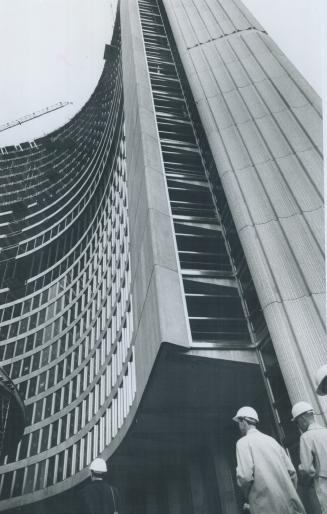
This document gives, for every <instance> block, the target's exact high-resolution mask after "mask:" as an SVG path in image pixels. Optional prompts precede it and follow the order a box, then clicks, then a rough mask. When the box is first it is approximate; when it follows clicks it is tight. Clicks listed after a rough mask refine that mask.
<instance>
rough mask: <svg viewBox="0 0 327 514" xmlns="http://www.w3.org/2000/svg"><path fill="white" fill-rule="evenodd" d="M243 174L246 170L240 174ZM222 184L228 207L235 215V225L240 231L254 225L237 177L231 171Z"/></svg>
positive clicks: (225, 175) (223, 178) (224, 176)
mask: <svg viewBox="0 0 327 514" xmlns="http://www.w3.org/2000/svg"><path fill="white" fill-rule="evenodd" d="M242 173H244V170H242V171H241V172H240V174H242ZM222 184H223V187H224V191H225V194H226V198H227V202H228V205H229V207H230V210H231V212H232V213H233V219H234V223H235V224H237V226H238V227H239V230H241V229H242V228H244V227H246V226H249V225H253V221H252V219H251V216H250V213H249V210H248V209H247V207H246V204H245V202H244V198H243V192H242V190H241V189H240V187H239V184H238V181H237V178H236V175H235V174H234V173H233V172H231V171H230V172H228V173H225V174H224V175H223V177H222Z"/></svg>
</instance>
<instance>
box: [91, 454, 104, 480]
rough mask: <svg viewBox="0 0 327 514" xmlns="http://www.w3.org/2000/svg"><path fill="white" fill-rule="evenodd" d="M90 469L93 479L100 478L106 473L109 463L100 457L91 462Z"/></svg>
mask: <svg viewBox="0 0 327 514" xmlns="http://www.w3.org/2000/svg"><path fill="white" fill-rule="evenodd" d="M89 469H90V471H91V477H92V479H95V480H96V479H98V480H99V479H102V478H103V475H104V474H105V473H107V464H106V462H105V461H104V460H103V459H101V458H100V457H98V458H96V459H94V460H93V461H92V462H91V464H90V467H89Z"/></svg>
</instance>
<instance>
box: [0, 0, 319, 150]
mask: <svg viewBox="0 0 327 514" xmlns="http://www.w3.org/2000/svg"><path fill="white" fill-rule="evenodd" d="M243 1H244V3H245V4H246V5H247V6H248V7H249V9H250V10H251V11H252V12H253V14H254V15H255V16H256V17H257V18H258V20H259V21H260V22H261V24H262V25H263V26H264V27H265V29H266V30H267V31H268V32H269V33H270V35H271V36H272V37H273V39H275V41H276V42H277V44H279V46H280V47H281V48H282V50H283V51H284V52H285V53H286V55H288V57H289V58H290V59H291V61H292V62H293V63H294V64H295V65H296V66H297V67H298V68H299V69H300V71H301V72H302V73H303V74H304V76H305V77H306V79H307V80H308V81H309V82H310V83H311V85H312V86H313V87H314V88H315V89H316V91H317V92H318V93H319V94H321V88H322V86H321V60H322V57H321V46H322V45H321V42H320V39H319V38H320V19H321V17H320V12H319V8H317V6H318V4H319V1H320V0H273V1H271V0H243ZM322 1H323V0H322ZM115 10H116V0H0V55H1V70H2V73H1V81H0V98H1V109H0V125H2V124H5V123H7V122H10V121H14V120H15V119H17V118H21V117H23V116H25V115H27V114H31V113H33V112H35V111H38V110H41V109H43V108H45V107H49V106H51V105H53V104H56V103H57V102H60V101H61V102H65V101H68V102H72V104H70V105H69V106H66V107H64V108H62V109H60V110H58V111H56V112H55V113H50V114H46V115H45V116H43V117H41V118H39V119H36V120H34V121H29V122H28V123H26V124H24V125H22V126H20V127H17V128H12V129H9V130H6V131H4V132H0V146H5V145H10V144H17V143H19V142H23V141H27V140H33V139H34V138H37V137H40V136H42V135H44V134H46V133H49V132H50V131H52V130H54V129H55V128H58V127H59V126H61V125H63V124H64V123H66V122H67V121H68V120H69V119H70V118H71V117H72V116H73V115H74V114H75V113H76V112H77V111H79V110H80V109H81V107H82V106H83V105H84V104H85V102H86V101H87V100H88V98H89V97H90V95H91V94H92V92H93V90H94V88H95V86H96V84H97V82H98V79H99V77H100V74H101V71H102V68H103V64H104V61H103V50H104V45H105V43H108V42H110V38H111V33H112V27H113V14H114V12H115ZM282 13H283V15H282Z"/></svg>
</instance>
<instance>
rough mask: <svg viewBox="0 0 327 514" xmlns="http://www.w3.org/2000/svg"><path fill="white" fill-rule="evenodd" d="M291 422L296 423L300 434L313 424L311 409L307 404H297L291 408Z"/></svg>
mask: <svg viewBox="0 0 327 514" xmlns="http://www.w3.org/2000/svg"><path fill="white" fill-rule="evenodd" d="M292 416H293V418H292V421H296V423H297V425H298V427H299V429H300V431H301V432H306V431H307V430H308V427H309V425H311V423H313V422H314V411H313V407H312V405H311V404H310V403H308V402H297V403H295V405H293V407H292Z"/></svg>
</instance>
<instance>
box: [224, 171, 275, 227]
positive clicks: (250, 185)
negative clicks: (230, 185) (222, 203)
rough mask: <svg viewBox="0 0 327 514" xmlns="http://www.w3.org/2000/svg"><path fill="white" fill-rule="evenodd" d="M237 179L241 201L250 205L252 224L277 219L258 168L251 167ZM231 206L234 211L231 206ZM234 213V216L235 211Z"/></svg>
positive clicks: (239, 173)
mask: <svg viewBox="0 0 327 514" xmlns="http://www.w3.org/2000/svg"><path fill="white" fill-rule="evenodd" d="M237 179H238V183H239V186H240V188H241V191H242V194H243V198H242V199H241V200H242V202H245V203H246V205H248V209H249V212H250V215H251V219H252V224H258V223H267V222H268V221H271V220H273V219H277V216H276V213H275V211H274V209H273V207H272V205H271V203H270V201H269V197H268V196H267V194H266V192H265V189H264V187H263V185H262V182H261V180H260V178H259V174H258V173H257V170H256V168H255V167H254V166H251V167H250V168H246V169H245V170H242V171H240V172H238V173H237ZM229 206H230V208H231V209H232V206H231V205H230V204H229ZM232 212H233V215H234V209H233V210H232ZM240 229H241V226H240Z"/></svg>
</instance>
